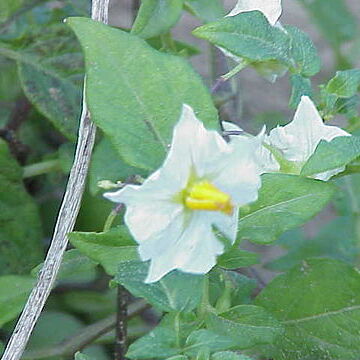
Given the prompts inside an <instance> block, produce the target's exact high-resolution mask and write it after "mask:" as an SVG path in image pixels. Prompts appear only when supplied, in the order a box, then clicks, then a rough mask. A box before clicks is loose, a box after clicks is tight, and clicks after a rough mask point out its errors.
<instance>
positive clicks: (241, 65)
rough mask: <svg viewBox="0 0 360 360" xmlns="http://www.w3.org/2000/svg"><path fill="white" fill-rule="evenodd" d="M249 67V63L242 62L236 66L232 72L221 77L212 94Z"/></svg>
mask: <svg viewBox="0 0 360 360" xmlns="http://www.w3.org/2000/svg"><path fill="white" fill-rule="evenodd" d="M247 65H248V62H247V61H242V62H240V63H239V64H238V65H236V66H235V67H234V68H233V69H232V70H230V71H229V72H228V73H226V74H224V75H222V76H220V77H219V78H218V79H217V80H216V82H215V84H214V86H213V87H212V89H211V92H212V93H214V92H215V91H216V90H217V89H218V88H219V86H220V85H221V84H223V83H224V82H226V81H228V80H229V79H230V78H232V77H233V76H235V75H236V74H237V73H239V72H240V71H241V70H243V69H245V68H246V67H247Z"/></svg>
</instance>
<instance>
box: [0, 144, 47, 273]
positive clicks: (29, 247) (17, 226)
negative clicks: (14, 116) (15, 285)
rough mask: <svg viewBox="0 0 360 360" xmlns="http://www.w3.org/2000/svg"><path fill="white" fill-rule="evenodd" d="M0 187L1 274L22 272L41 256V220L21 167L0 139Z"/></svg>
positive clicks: (35, 263)
mask: <svg viewBox="0 0 360 360" xmlns="http://www.w3.org/2000/svg"><path fill="white" fill-rule="evenodd" d="M0 189H1V191H0V274H8V273H17V274H25V273H28V271H30V270H31V269H32V268H33V267H34V266H35V265H37V264H38V263H39V262H40V261H41V260H42V258H43V249H42V229H41V222H40V217H39V212H38V208H37V206H36V204H35V202H34V201H33V199H32V198H31V196H30V195H29V194H28V193H27V192H26V190H25V188H24V184H23V182H22V169H21V167H20V166H19V165H18V163H17V162H16V160H15V159H13V158H12V156H11V155H10V152H9V149H8V146H7V144H6V143H5V142H3V141H2V140H1V139H0Z"/></svg>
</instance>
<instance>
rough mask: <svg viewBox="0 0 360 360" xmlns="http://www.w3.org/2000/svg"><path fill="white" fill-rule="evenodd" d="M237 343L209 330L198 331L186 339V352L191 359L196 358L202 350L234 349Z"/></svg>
mask: <svg viewBox="0 0 360 360" xmlns="http://www.w3.org/2000/svg"><path fill="white" fill-rule="evenodd" d="M235 345H236V342H235V341H234V340H233V339H232V338H230V337H228V336H221V335H219V334H216V333H214V332H212V331H209V330H205V329H202V330H196V331H194V332H192V333H191V334H190V335H189V337H188V338H187V339H186V343H185V346H184V352H185V354H186V355H188V356H190V357H194V356H196V354H197V353H198V352H199V351H200V350H208V351H210V352H214V351H220V350H227V349H232V348H234V346H235Z"/></svg>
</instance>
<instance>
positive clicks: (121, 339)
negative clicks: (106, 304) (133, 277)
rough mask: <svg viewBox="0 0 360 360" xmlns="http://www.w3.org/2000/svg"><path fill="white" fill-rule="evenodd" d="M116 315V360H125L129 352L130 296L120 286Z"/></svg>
mask: <svg viewBox="0 0 360 360" xmlns="http://www.w3.org/2000/svg"><path fill="white" fill-rule="evenodd" d="M117 290H118V291H117V313H116V327H115V328H116V338H115V353H114V355H115V356H114V359H115V360H125V359H126V358H125V354H126V350H127V311H128V306H127V303H128V299H129V294H128V292H127V291H126V289H125V288H124V287H123V286H121V285H118V289H117Z"/></svg>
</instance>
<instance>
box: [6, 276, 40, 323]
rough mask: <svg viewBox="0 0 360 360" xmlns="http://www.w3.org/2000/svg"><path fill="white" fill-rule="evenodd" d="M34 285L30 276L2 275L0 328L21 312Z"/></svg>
mask: <svg viewBox="0 0 360 360" xmlns="http://www.w3.org/2000/svg"><path fill="white" fill-rule="evenodd" d="M34 285H35V280H34V279H33V278H31V277H29V276H18V275H5V276H0V328H1V327H2V326H3V325H4V324H6V323H7V322H8V321H10V320H13V319H15V318H16V317H17V316H18V315H19V314H20V312H21V310H22V309H23V306H24V305H25V301H26V299H27V297H28V296H29V293H30V291H31V289H32V288H33V286H34Z"/></svg>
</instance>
